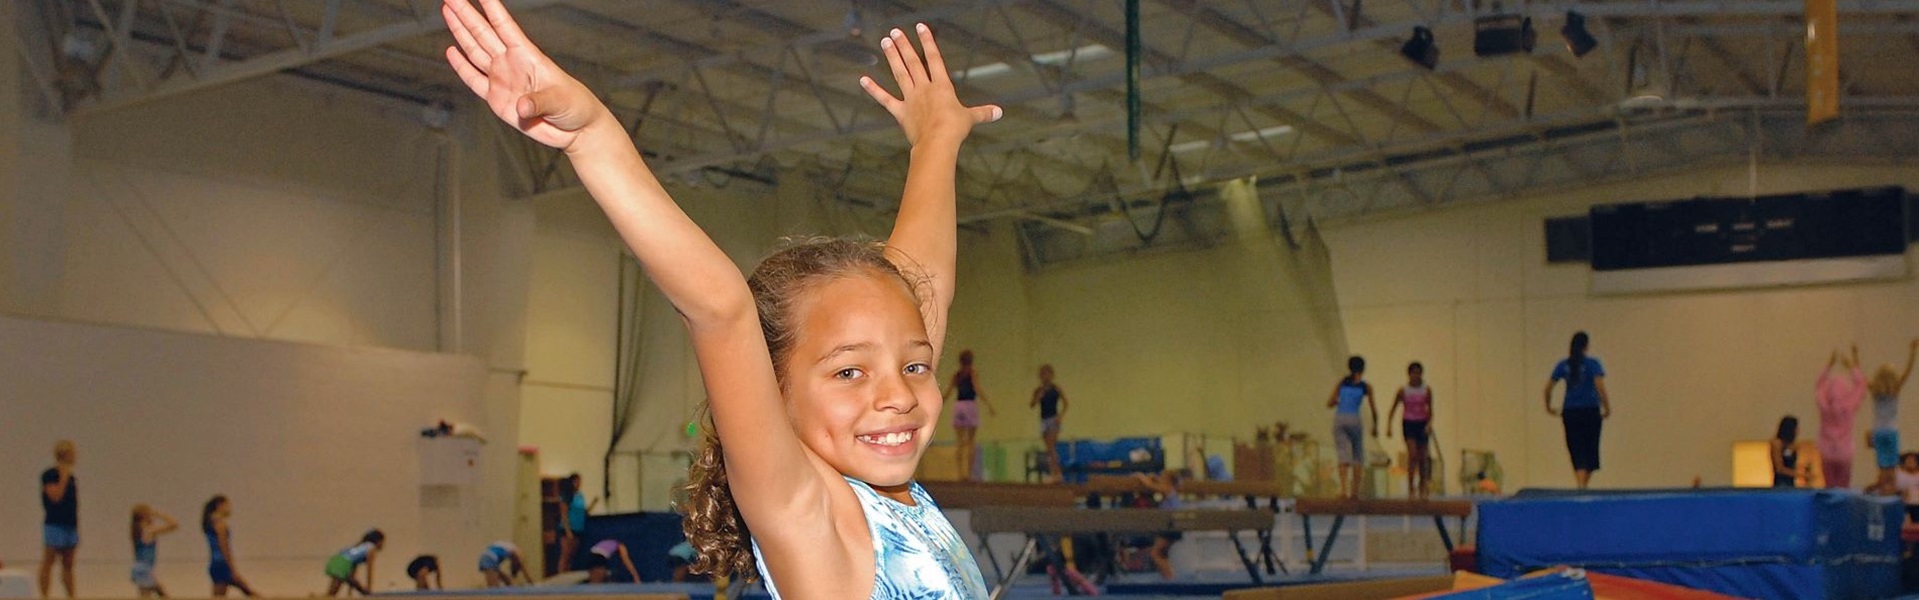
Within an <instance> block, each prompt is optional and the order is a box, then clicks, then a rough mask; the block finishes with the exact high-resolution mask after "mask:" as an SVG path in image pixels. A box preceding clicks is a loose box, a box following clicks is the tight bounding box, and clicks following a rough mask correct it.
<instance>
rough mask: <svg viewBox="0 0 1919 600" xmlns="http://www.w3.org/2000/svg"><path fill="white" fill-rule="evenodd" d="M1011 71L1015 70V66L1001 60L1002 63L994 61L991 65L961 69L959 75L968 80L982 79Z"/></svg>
mask: <svg viewBox="0 0 1919 600" xmlns="http://www.w3.org/2000/svg"><path fill="white" fill-rule="evenodd" d="M1011 72H1013V67H1012V66H1011V65H1008V64H1006V63H1003V62H1000V63H993V64H990V65H980V66H977V67H973V68H971V69H967V70H964V71H960V72H959V76H960V79H962V80H968V79H980V78H984V77H997V76H1000V75H1005V74H1007V73H1011Z"/></svg>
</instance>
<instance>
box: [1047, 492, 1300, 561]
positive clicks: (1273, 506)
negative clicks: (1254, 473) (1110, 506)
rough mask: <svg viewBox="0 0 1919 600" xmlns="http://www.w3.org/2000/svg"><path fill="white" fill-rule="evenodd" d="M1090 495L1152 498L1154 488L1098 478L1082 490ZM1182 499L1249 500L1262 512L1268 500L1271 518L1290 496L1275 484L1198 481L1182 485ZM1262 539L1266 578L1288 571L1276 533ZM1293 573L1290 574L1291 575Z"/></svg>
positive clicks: (1262, 534) (1264, 533)
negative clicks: (1277, 550) (1276, 547)
mask: <svg viewBox="0 0 1919 600" xmlns="http://www.w3.org/2000/svg"><path fill="white" fill-rule="evenodd" d="M1081 488H1082V489H1084V490H1085V491H1086V493H1087V494H1091V495H1096V496H1118V495H1123V494H1151V493H1154V492H1153V490H1152V488H1148V487H1146V485H1145V484H1144V483H1141V482H1140V480H1139V479H1138V478H1136V477H1118V476H1112V475H1095V476H1093V477H1089V478H1087V480H1086V484H1085V485H1083V486H1081ZM1179 495H1181V496H1191V497H1212V496H1239V497H1242V498H1245V499H1246V508H1249V509H1254V510H1257V509H1259V501H1260V499H1262V498H1263V499H1265V500H1266V509H1267V511H1268V512H1269V514H1275V515H1276V514H1279V513H1280V512H1281V511H1280V508H1279V499H1280V498H1284V497H1286V496H1287V495H1288V492H1287V490H1286V488H1285V487H1283V486H1281V485H1279V482H1276V481H1197V480H1188V481H1184V482H1181V483H1180V484H1179ZM1254 535H1255V536H1256V537H1258V538H1259V563H1260V564H1261V565H1265V567H1266V574H1267V575H1278V574H1279V572H1280V571H1286V564H1285V563H1282V562H1280V561H1279V556H1278V554H1276V553H1275V552H1273V530H1272V529H1270V528H1269V529H1259V530H1256V531H1255V532H1254ZM1289 573H1290V572H1289Z"/></svg>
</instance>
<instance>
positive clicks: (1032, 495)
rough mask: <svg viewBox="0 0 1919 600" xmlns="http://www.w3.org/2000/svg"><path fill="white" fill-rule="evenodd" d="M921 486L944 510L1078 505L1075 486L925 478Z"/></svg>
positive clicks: (1068, 506)
mask: <svg viewBox="0 0 1919 600" xmlns="http://www.w3.org/2000/svg"><path fill="white" fill-rule="evenodd" d="M920 487H922V488H925V489H926V493H927V494H929V495H931V496H933V501H934V502H936V503H939V505H940V508H943V509H977V508H983V507H988V506H1010V507H1026V508H1071V507H1072V506H1074V505H1076V504H1079V496H1080V491H1079V488H1078V487H1076V486H1066V485H1047V484H1033V483H983V482H976V481H922V482H920Z"/></svg>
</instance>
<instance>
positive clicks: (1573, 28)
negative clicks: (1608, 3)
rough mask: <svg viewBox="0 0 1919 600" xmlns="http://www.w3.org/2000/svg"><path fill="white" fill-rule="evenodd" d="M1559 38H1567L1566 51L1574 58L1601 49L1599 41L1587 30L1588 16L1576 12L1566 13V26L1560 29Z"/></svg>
mask: <svg viewBox="0 0 1919 600" xmlns="http://www.w3.org/2000/svg"><path fill="white" fill-rule="evenodd" d="M1559 37H1563V38H1566V49H1567V50H1570V51H1572V53H1573V57H1574V58H1578V57H1581V56H1585V55H1586V53H1587V52H1592V51H1593V48H1597V47H1599V40H1597V39H1594V38H1593V34H1592V32H1590V31H1587V30H1586V16H1585V15H1582V14H1579V13H1578V12H1576V11H1570V10H1569V11H1566V25H1565V26H1564V27H1560V28H1559Z"/></svg>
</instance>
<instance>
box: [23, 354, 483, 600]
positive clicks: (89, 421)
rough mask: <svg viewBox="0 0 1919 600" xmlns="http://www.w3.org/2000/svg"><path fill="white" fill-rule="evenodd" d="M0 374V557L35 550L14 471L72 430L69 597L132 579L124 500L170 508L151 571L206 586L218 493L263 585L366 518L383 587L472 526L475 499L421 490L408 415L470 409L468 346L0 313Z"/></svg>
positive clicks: (309, 579) (472, 387)
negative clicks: (217, 333) (238, 335)
mask: <svg viewBox="0 0 1919 600" xmlns="http://www.w3.org/2000/svg"><path fill="white" fill-rule="evenodd" d="M0 380H3V381H6V382H7V385H6V386H4V388H0V422H3V423H8V424H9V427H8V434H7V435H5V436H0V457H4V459H0V479H4V480H6V481H12V482H17V483H18V485H17V486H16V487H15V489H16V491H17V492H18V493H12V494H5V495H0V515H7V518H6V521H7V523H6V526H5V527H4V528H0V536H3V537H0V557H4V558H5V560H6V562H7V563H8V564H10V565H14V566H19V567H31V566H33V565H35V564H37V563H38V560H39V548H40V538H39V527H38V523H39V517H40V515H41V510H40V507H39V506H38V502H37V496H36V495H33V494H29V493H27V490H28V487H29V486H28V483H27V482H28V481H37V480H38V479H37V477H38V476H39V473H40V471H41V470H43V469H45V468H46V467H48V466H51V464H52V456H51V448H52V445H53V442H54V441H55V440H57V439H60V438H70V439H73V440H74V441H75V443H76V444H77V445H78V447H79V463H78V468H77V471H76V474H77V478H78V479H77V481H78V483H79V485H80V502H81V514H80V521H81V526H80V527H81V537H82V545H81V547H80V552H79V557H80V569H79V575H80V577H79V579H80V582H79V588H80V593H81V594H82V595H83V596H86V597H96V598H98V597H107V598H111V597H128V596H131V595H132V591H133V590H132V589H131V588H130V587H129V585H128V584H127V583H126V570H127V566H128V564H129V561H130V560H131V549H130V547H129V544H128V543H127V521H128V517H127V515H128V511H129V509H130V508H131V507H132V506H133V504H135V503H139V502H145V503H148V504H151V505H153V506H154V507H156V508H158V509H159V510H161V511H163V512H166V513H169V514H171V515H173V516H174V517H176V518H178V519H180V520H181V521H182V527H183V531H182V532H180V533H178V534H176V535H172V536H169V537H167V538H164V541H163V542H162V543H161V545H160V557H161V562H160V570H159V575H160V578H161V580H162V581H163V582H164V583H166V584H167V585H168V586H169V589H171V590H173V591H174V593H175V594H179V595H188V596H191V595H195V594H202V593H205V591H204V590H206V589H208V588H207V587H206V586H207V580H206V576H205V567H206V556H207V545H206V542H205V541H204V540H205V538H204V537H202V536H201V535H200V534H199V533H198V530H199V525H198V517H199V510H200V506H201V504H202V503H203V502H205V501H206V499H207V498H209V497H211V496H212V495H214V494H217V493H219V494H226V495H228V496H229V497H231V498H232V499H233V502H234V517H233V521H232V526H233V531H234V539H233V544H234V549H235V551H236V552H237V553H238V556H239V559H238V560H237V562H236V564H237V566H238V568H239V570H240V572H241V574H242V575H244V576H246V577H248V578H249V579H250V580H251V582H252V583H253V584H254V585H255V586H256V587H257V588H258V589H259V590H260V591H262V592H263V593H265V594H268V595H278V596H303V595H307V594H310V593H314V592H318V591H321V590H322V589H324V588H323V587H322V585H323V584H324V581H322V579H323V578H321V577H319V576H318V575H317V574H318V572H319V568H320V566H321V565H322V564H324V562H325V559H326V557H327V556H328V555H329V554H331V553H333V552H337V551H338V550H339V549H340V548H342V547H345V546H347V545H350V544H351V543H352V542H354V541H356V539H357V537H358V536H359V534H360V533H361V532H363V531H365V530H366V529H367V528H369V527H380V528H382V529H384V530H385V531H386V533H387V534H388V536H389V542H388V545H387V554H386V557H385V558H384V559H383V560H382V561H381V570H380V572H379V573H380V579H379V582H378V583H379V584H380V585H381V586H382V587H388V588H392V587H397V586H400V585H401V584H402V582H403V581H404V579H405V576H404V574H403V573H400V571H399V568H398V567H399V566H400V565H403V564H404V563H405V561H406V560H407V559H408V558H410V557H411V556H413V555H414V554H415V553H416V552H437V553H440V554H441V555H443V556H446V557H448V558H449V560H452V561H453V562H452V563H451V564H462V563H461V562H460V560H462V559H463V558H464V557H466V556H468V555H471V554H474V553H476V552H477V551H478V548H480V547H482V546H483V545H484V544H485V543H486V541H488V539H489V538H488V537H487V532H485V531H484V530H482V529H479V528H476V527H473V525H475V524H477V523H478V521H479V520H480V519H481V518H482V517H483V510H484V509H483V507H482V506H481V503H482V502H483V501H482V499H480V498H478V497H476V496H474V495H467V496H463V497H461V498H459V499H458V500H456V501H455V502H454V503H452V504H447V503H444V502H442V503H436V504H435V506H436V507H435V508H426V507H424V506H423V504H422V494H421V488H420V481H421V480H420V470H421V467H420V464H419V460H418V458H417V456H418V454H419V452H418V451H417V448H418V444H419V443H420V442H419V429H420V427H421V426H423V425H425V424H427V423H430V422H432V421H433V420H435V419H439V418H448V419H457V420H463V421H471V422H484V421H483V417H484V416H485V415H484V412H485V406H484V402H483V394H484V387H485V384H486V373H485V368H484V365H483V364H482V363H481V362H480V361H479V360H476V359H474V358H470V357H456V356H448V355H437V354H422V353H414V352H406V351H398V350H375V349H342V348H330V347H325V346H318V345H309V344H299V343H287V342H275V341H257V340H240V339H231V338H220V337H211V336H204V335H194V334H183V333H173V332H164V331H155V330H141V329H132V328H126V327H112V326H97V325H80V324H71V323H61V322H52V321H39V320H29V319H19V318H12V317H0ZM472 492H477V490H473V491H472ZM472 492H470V493H472ZM429 522H432V523H446V524H466V525H467V527H426V526H424V524H425V523H429ZM447 577H448V583H449V584H454V585H461V584H472V583H477V582H475V581H468V580H469V579H472V578H471V577H470V574H469V573H468V572H467V571H463V570H459V569H454V570H450V571H449V572H448V573H447Z"/></svg>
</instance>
